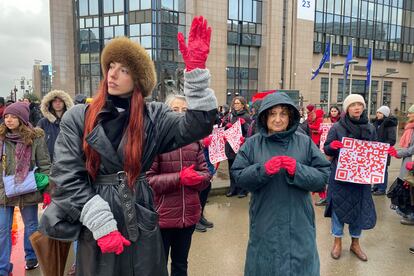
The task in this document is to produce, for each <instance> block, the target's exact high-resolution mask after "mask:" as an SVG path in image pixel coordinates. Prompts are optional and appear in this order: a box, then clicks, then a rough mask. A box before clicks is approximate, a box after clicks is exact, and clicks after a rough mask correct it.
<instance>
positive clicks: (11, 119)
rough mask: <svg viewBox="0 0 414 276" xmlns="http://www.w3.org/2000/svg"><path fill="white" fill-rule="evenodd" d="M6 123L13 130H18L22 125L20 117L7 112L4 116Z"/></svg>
mask: <svg viewBox="0 0 414 276" xmlns="http://www.w3.org/2000/svg"><path fill="white" fill-rule="evenodd" d="M4 124H5V125H6V127H7V128H8V129H10V130H11V131H13V130H16V129H17V128H18V127H19V126H20V121H19V118H18V117H17V116H15V115H12V114H6V116H4Z"/></svg>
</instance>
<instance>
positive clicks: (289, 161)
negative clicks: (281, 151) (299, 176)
mask: <svg viewBox="0 0 414 276" xmlns="http://www.w3.org/2000/svg"><path fill="white" fill-rule="evenodd" d="M281 158H282V164H281V165H280V166H281V168H284V169H286V171H287V173H288V174H289V175H290V176H293V175H295V172H296V160H295V159H294V158H292V157H290V156H281Z"/></svg>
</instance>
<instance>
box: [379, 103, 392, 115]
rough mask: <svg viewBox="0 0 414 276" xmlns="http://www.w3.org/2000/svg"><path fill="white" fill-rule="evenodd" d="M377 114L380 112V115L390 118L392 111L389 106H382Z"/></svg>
mask: <svg viewBox="0 0 414 276" xmlns="http://www.w3.org/2000/svg"><path fill="white" fill-rule="evenodd" d="M377 112H380V113H382V114H384V116H385V117H388V116H390V112H391V110H390V108H389V107H388V106H385V105H383V106H381V107H380V108H378V109H377Z"/></svg>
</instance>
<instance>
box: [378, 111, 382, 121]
mask: <svg viewBox="0 0 414 276" xmlns="http://www.w3.org/2000/svg"><path fill="white" fill-rule="evenodd" d="M377 119H378V120H382V119H384V114H382V113H381V112H377Z"/></svg>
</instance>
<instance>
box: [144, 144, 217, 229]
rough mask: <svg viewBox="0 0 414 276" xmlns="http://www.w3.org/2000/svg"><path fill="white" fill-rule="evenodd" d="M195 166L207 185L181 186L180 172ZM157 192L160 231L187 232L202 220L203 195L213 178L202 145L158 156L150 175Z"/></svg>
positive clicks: (150, 182) (148, 175) (191, 145)
mask: <svg viewBox="0 0 414 276" xmlns="http://www.w3.org/2000/svg"><path fill="white" fill-rule="evenodd" d="M191 165H195V167H194V170H195V171H197V173H198V174H199V175H201V176H203V181H202V182H201V183H200V184H198V185H194V186H191V187H190V186H184V185H181V184H180V171H181V170H182V168H184V167H189V166H191ZM147 178H148V182H149V184H150V185H151V187H152V189H153V190H154V201H155V207H156V211H157V213H158V215H159V225H160V228H184V227H189V226H192V225H195V224H196V223H197V222H198V221H199V220H200V216H201V206H200V197H199V192H200V191H202V190H204V189H205V188H206V187H207V186H208V185H209V184H210V179H211V176H210V174H209V172H208V168H207V163H206V160H205V159H204V153H203V149H202V147H201V145H200V143H198V142H197V143H192V144H190V145H187V146H185V147H182V148H180V149H176V150H175V151H172V152H168V153H164V154H161V155H158V156H157V157H155V159H154V163H153V164H152V166H151V169H150V170H149V171H147Z"/></svg>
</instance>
